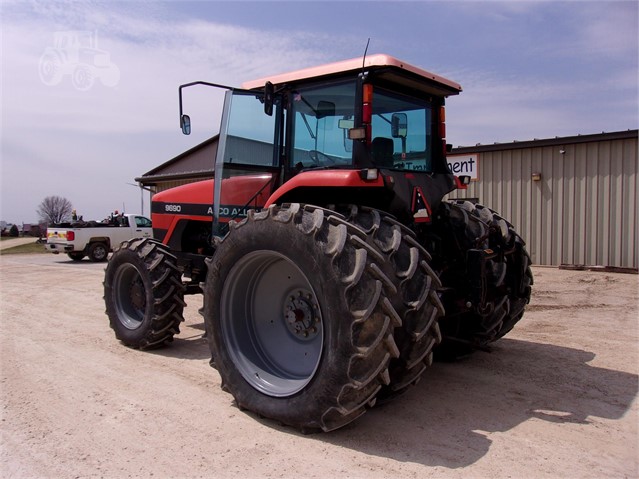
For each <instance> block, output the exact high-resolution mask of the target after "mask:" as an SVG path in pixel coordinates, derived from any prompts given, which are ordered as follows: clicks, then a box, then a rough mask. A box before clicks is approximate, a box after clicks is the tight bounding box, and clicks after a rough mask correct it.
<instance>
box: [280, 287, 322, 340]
mask: <svg viewBox="0 0 639 479" xmlns="http://www.w3.org/2000/svg"><path fill="white" fill-rule="evenodd" d="M284 319H285V323H286V327H287V328H288V330H289V331H290V332H291V333H293V334H294V335H295V336H296V337H298V338H301V339H305V340H308V339H313V338H314V337H315V336H317V333H318V331H319V329H318V324H319V322H320V317H319V307H318V305H317V304H316V303H315V302H314V301H313V295H312V294H311V293H310V292H309V291H302V290H297V291H295V292H293V293H291V294H289V295H288V298H287V301H286V303H285V304H284Z"/></svg>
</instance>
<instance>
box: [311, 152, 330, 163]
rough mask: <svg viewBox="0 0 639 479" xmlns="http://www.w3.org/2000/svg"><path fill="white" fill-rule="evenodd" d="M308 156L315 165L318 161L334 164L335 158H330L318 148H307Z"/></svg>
mask: <svg viewBox="0 0 639 479" xmlns="http://www.w3.org/2000/svg"><path fill="white" fill-rule="evenodd" d="M308 156H309V158H310V159H311V161H312V162H313V163H315V164H316V165H319V164H320V163H325V164H329V165H334V164H335V160H334V159H333V158H331V157H330V156H328V155H327V154H325V153H322V152H321V151H319V150H309V151H308Z"/></svg>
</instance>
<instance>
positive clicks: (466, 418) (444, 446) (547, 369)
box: [268, 339, 639, 468]
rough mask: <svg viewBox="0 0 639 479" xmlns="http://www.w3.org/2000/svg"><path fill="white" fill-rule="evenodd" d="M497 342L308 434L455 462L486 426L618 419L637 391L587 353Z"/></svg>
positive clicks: (472, 449)
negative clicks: (342, 423)
mask: <svg viewBox="0 0 639 479" xmlns="http://www.w3.org/2000/svg"><path fill="white" fill-rule="evenodd" d="M498 344H499V345H498V346H495V347H494V350H493V351H494V353H493V354H491V353H476V354H475V355H473V356H471V357H470V358H468V359H466V360H462V361H459V362H457V363H435V364H434V365H433V366H432V367H431V368H430V370H428V371H426V373H425V375H424V377H423V378H422V380H421V382H420V383H419V384H418V385H417V386H415V387H413V388H412V389H410V390H409V391H408V392H407V393H406V394H404V395H403V396H401V397H399V398H396V399H395V400H394V401H391V402H390V403H389V404H386V405H384V406H381V407H377V408H373V409H371V410H369V411H368V412H367V414H365V415H364V416H363V417H361V418H360V419H358V420H357V421H355V422H353V423H351V424H350V425H348V426H347V427H345V428H342V429H340V430H337V431H334V432H331V433H328V434H316V435H314V436H310V438H312V439H313V440H317V441H322V442H328V443H331V444H335V445H338V446H341V447H346V448H350V449H354V450H357V451H361V452H364V453H366V454H370V455H375V456H382V457H387V458H391V459H394V460H397V461H401V462H414V463H419V464H423V465H426V466H443V467H447V468H461V467H465V466H468V465H470V464H473V463H475V462H477V461H478V460H480V459H481V458H482V457H483V456H484V455H486V454H487V453H488V451H489V449H490V447H491V444H492V440H491V439H490V437H489V435H490V434H491V433H496V432H504V431H508V430H510V429H512V428H514V427H516V426H517V425H519V424H521V423H523V422H525V421H527V420H529V419H532V418H535V419H541V420H544V421H549V422H553V423H575V424H590V422H591V421H590V420H589V418H590V417H599V418H604V419H619V418H621V417H622V416H623V415H624V414H625V413H626V412H627V411H628V410H629V408H630V405H631V403H632V401H633V399H634V398H635V397H636V396H637V392H638V389H639V376H637V375H635V374H630V373H626V372H621V371H614V370H610V369H604V368H600V367H595V366H591V365H589V364H588V363H589V362H590V361H592V360H593V359H594V357H595V354H593V353H590V352H587V351H582V350H578V349H572V348H566V347H559V346H553V345H549V344H539V343H533V342H528V341H522V340H516V339H502V340H500V342H499V343H498ZM268 424H269V425H270V426H271V427H272V426H273V424H272V423H268ZM276 427H277V426H276ZM281 430H282V431H288V432H289V433H291V432H292V431H291V430H290V429H287V428H282V429H281Z"/></svg>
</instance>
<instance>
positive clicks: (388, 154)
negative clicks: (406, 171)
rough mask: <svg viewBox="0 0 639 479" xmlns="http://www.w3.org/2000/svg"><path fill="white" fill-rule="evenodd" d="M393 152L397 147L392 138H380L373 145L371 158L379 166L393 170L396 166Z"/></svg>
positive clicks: (374, 140)
mask: <svg viewBox="0 0 639 479" xmlns="http://www.w3.org/2000/svg"><path fill="white" fill-rule="evenodd" d="M393 151H395V145H394V143H393V140H392V139H391V138H385V137H383V136H378V137H376V138H373V142H372V143H371V157H372V159H373V163H375V164H376V165H377V166H381V167H385V168H392V167H393V166H394V161H393Z"/></svg>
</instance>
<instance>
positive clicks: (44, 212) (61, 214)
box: [38, 196, 73, 224]
mask: <svg viewBox="0 0 639 479" xmlns="http://www.w3.org/2000/svg"><path fill="white" fill-rule="evenodd" d="M72 210H73V206H72V205H71V202H70V201H69V200H67V199H66V198H63V197H61V196H47V197H46V198H45V199H43V200H42V203H40V206H38V215H39V216H40V219H42V221H44V222H46V223H47V224H55V223H62V222H64V221H69V219H71V211H72Z"/></svg>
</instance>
